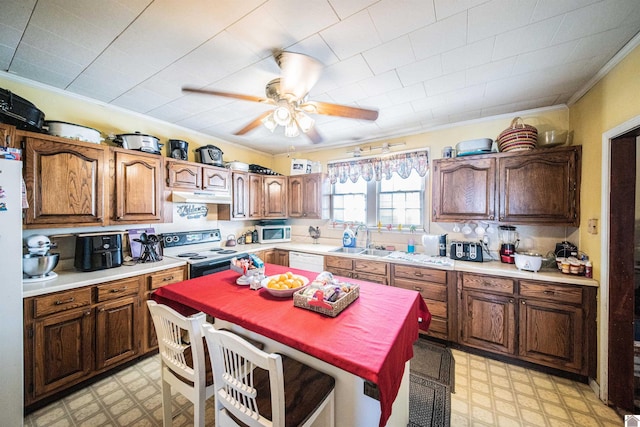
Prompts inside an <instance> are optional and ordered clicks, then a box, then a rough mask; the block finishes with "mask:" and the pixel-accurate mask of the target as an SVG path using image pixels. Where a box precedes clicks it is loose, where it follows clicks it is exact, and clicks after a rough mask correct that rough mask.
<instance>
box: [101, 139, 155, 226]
mask: <svg viewBox="0 0 640 427" xmlns="http://www.w3.org/2000/svg"><path fill="white" fill-rule="evenodd" d="M111 150H112V152H113V158H112V161H113V171H112V175H113V176H112V177H111V186H112V189H113V190H112V191H111V195H112V197H111V201H112V209H111V212H112V215H113V218H112V220H113V221H114V222H115V223H144V222H161V221H162V219H163V218H162V199H161V195H162V191H163V188H164V187H163V185H162V157H161V156H158V155H155V154H148V153H142V152H132V151H131V150H125V149H120V148H112V149H111Z"/></svg>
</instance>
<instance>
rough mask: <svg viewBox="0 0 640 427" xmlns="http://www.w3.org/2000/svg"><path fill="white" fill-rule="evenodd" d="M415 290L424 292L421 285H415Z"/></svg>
mask: <svg viewBox="0 0 640 427" xmlns="http://www.w3.org/2000/svg"><path fill="white" fill-rule="evenodd" d="M413 290H414V291H418V292H422V288H421V287H420V286H414V287H413Z"/></svg>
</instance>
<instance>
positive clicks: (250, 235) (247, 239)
mask: <svg viewBox="0 0 640 427" xmlns="http://www.w3.org/2000/svg"><path fill="white" fill-rule="evenodd" d="M244 242H245V243H246V244H247V245H248V244H250V243H252V242H253V233H252V232H251V231H247V232H246V233H245V234H244Z"/></svg>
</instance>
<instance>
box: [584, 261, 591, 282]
mask: <svg viewBox="0 0 640 427" xmlns="http://www.w3.org/2000/svg"><path fill="white" fill-rule="evenodd" d="M584 277H588V278H589V279H591V278H593V265H592V264H591V261H589V260H587V261H586V262H585V263H584Z"/></svg>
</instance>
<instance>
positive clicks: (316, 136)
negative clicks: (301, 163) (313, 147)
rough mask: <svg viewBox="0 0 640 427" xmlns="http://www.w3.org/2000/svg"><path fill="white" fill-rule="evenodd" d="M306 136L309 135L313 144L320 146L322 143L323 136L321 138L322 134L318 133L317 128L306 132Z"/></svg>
mask: <svg viewBox="0 0 640 427" xmlns="http://www.w3.org/2000/svg"><path fill="white" fill-rule="evenodd" d="M305 135H307V136H308V137H309V139H310V140H311V142H313V143H314V144H318V143H320V142H322V136H320V134H319V133H318V131H317V130H316V128H315V127H312V128H311V129H309V131H308V132H306V133H305Z"/></svg>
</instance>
